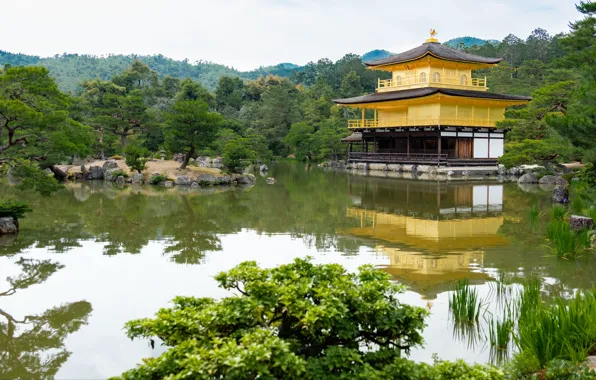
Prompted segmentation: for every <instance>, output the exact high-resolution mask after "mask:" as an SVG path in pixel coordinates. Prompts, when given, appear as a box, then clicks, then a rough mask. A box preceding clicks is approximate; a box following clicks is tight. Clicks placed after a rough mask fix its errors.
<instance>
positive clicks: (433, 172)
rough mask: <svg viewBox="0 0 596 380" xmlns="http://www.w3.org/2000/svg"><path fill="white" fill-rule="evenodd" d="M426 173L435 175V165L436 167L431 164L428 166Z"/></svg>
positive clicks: (437, 172) (436, 171)
mask: <svg viewBox="0 0 596 380" xmlns="http://www.w3.org/2000/svg"><path fill="white" fill-rule="evenodd" d="M428 174H429V175H430V176H433V177H434V176H436V175H437V174H439V170H438V169H437V167H436V166H431V167H429V168H428Z"/></svg>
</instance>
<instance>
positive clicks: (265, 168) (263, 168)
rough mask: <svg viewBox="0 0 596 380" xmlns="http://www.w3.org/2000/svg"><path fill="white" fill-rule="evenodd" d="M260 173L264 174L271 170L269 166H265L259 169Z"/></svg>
mask: <svg viewBox="0 0 596 380" xmlns="http://www.w3.org/2000/svg"><path fill="white" fill-rule="evenodd" d="M259 170H260V171H262V172H266V171H267V170H269V168H268V167H267V165H265V164H263V165H261V167H260V168H259Z"/></svg>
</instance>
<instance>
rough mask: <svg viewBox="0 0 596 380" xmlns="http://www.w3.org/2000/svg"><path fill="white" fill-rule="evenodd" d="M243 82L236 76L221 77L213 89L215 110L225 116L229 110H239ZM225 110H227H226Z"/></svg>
mask: <svg viewBox="0 0 596 380" xmlns="http://www.w3.org/2000/svg"><path fill="white" fill-rule="evenodd" d="M243 92H244V82H243V81H242V79H240V78H238V77H221V78H220V79H219V83H218V84H217V88H216V89H215V99H216V105H217V111H219V112H221V113H223V114H224V115H226V116H231V115H228V113H229V112H230V111H229V110H232V112H233V111H239V110H240V107H242V94H243ZM226 111H227V112H226Z"/></svg>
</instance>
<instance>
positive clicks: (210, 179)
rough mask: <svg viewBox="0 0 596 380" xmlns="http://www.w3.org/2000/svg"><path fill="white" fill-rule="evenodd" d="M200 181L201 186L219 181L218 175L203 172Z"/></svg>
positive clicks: (212, 184) (211, 184)
mask: <svg viewBox="0 0 596 380" xmlns="http://www.w3.org/2000/svg"><path fill="white" fill-rule="evenodd" d="M198 182H199V185H201V186H214V185H217V184H218V183H219V181H218V179H217V177H215V176H214V175H213V174H201V175H200V176H199V178H198Z"/></svg>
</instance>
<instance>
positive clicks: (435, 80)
mask: <svg viewBox="0 0 596 380" xmlns="http://www.w3.org/2000/svg"><path fill="white" fill-rule="evenodd" d="M433 83H441V74H439V73H434V74H433Z"/></svg>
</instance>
